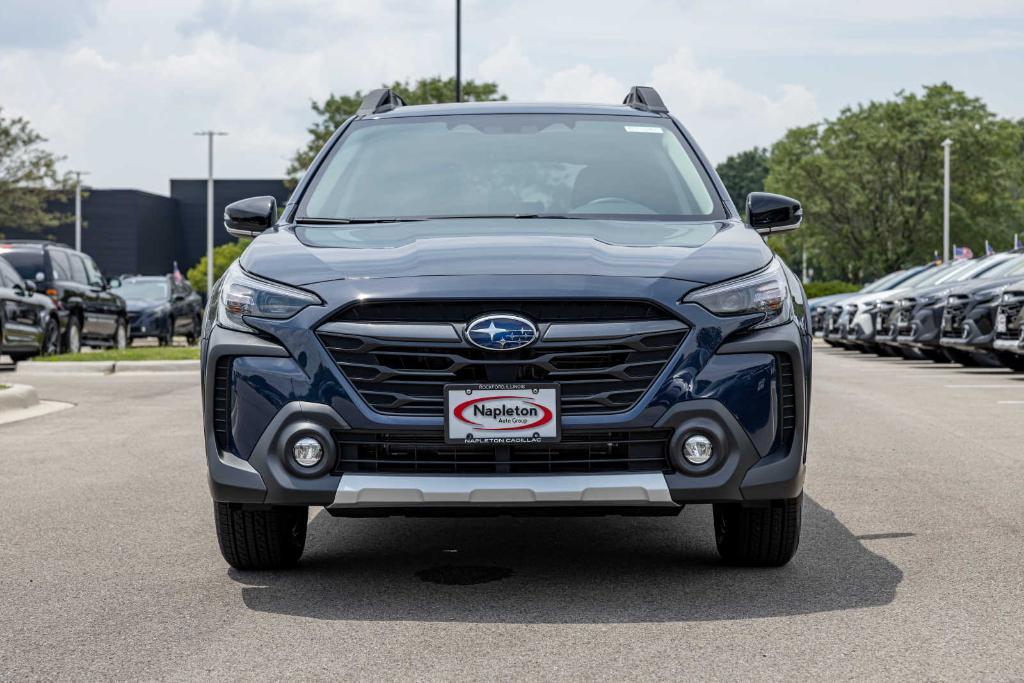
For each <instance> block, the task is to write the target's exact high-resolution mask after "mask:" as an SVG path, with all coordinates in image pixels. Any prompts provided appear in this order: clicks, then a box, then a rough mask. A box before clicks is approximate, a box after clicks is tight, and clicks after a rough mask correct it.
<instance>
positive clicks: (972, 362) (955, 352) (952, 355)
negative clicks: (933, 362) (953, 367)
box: [943, 349, 981, 368]
mask: <svg viewBox="0 0 1024 683" xmlns="http://www.w3.org/2000/svg"><path fill="white" fill-rule="evenodd" d="M943 351H944V352H945V354H946V356H948V357H949V359H950V360H951V361H953V362H954V363H958V364H959V365H962V366H964V367H965V368H976V367H978V366H979V365H981V363H979V362H978V361H977V359H975V357H974V354H973V353H971V352H970V351H963V350H961V349H943Z"/></svg>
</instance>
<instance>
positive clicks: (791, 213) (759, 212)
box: [747, 192, 804, 235]
mask: <svg viewBox="0 0 1024 683" xmlns="http://www.w3.org/2000/svg"><path fill="white" fill-rule="evenodd" d="M803 218H804V210H803V208H802V207H801V206H800V202H798V201H797V200H795V199H790V198H789V197H783V196H782V195H781V194H772V193H771V192H751V193H750V194H748V195H747V222H748V223H750V227H752V228H753V229H754V230H757V231H758V232H759V233H761V234H762V235H770V234H773V233H777V232H789V231H790V230H796V229H797V228H798V227H800V221H802V220H803Z"/></svg>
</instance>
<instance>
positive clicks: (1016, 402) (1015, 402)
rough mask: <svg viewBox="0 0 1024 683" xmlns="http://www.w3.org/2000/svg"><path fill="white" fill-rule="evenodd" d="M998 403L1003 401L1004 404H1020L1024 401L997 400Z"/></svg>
mask: <svg viewBox="0 0 1024 683" xmlns="http://www.w3.org/2000/svg"><path fill="white" fill-rule="evenodd" d="M996 403H1002V404H1004V405H1020V404H1022V403H1024V401H996Z"/></svg>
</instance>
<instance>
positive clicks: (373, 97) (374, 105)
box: [356, 88, 405, 116]
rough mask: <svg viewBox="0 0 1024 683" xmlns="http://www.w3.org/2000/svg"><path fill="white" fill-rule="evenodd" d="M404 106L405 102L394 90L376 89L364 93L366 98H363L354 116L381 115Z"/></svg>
mask: <svg viewBox="0 0 1024 683" xmlns="http://www.w3.org/2000/svg"><path fill="white" fill-rule="evenodd" d="M404 106H405V100H403V99H402V98H401V97H400V96H399V94H398V93H396V92H395V91H394V90H392V89H391V88H377V89H376V90H371V91H370V92H368V93H366V97H364V98H363V101H362V103H361V104H360V105H359V109H357V110H356V116H365V115H366V114H383V113H384V112H386V111H391V110H392V109H398V108H399V107H404Z"/></svg>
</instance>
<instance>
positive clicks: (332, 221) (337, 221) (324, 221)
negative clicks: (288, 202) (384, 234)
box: [295, 216, 427, 225]
mask: <svg viewBox="0 0 1024 683" xmlns="http://www.w3.org/2000/svg"><path fill="white" fill-rule="evenodd" d="M425 220H427V219H426V218H400V217H394V218H388V217H383V216H382V217H379V218H299V219H298V220H296V221H295V222H296V223H302V224H305V225H349V224H364V223H411V222H414V221H425Z"/></svg>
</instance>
